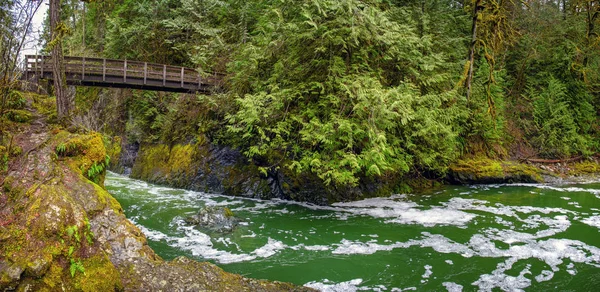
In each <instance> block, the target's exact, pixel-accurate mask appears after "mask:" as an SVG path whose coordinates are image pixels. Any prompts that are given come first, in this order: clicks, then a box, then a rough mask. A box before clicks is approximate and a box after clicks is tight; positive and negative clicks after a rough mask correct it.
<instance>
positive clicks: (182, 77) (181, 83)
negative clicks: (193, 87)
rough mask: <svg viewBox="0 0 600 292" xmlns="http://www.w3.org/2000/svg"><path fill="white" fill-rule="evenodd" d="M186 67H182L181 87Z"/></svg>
mask: <svg viewBox="0 0 600 292" xmlns="http://www.w3.org/2000/svg"><path fill="white" fill-rule="evenodd" d="M184 70H185V69H184V68H183V67H181V88H183V75H184V73H185V71H184Z"/></svg>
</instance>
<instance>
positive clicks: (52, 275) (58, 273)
mask: <svg viewBox="0 0 600 292" xmlns="http://www.w3.org/2000/svg"><path fill="white" fill-rule="evenodd" d="M63 274H64V269H63V267H62V266H61V265H60V264H58V263H57V262H54V263H53V264H52V265H51V266H50V269H49V270H48V272H47V273H46V274H45V275H44V277H43V278H42V282H43V283H44V284H45V285H44V286H46V287H44V288H45V289H47V291H56V290H61V286H62V283H64V282H65V281H63V279H62V277H63ZM42 289H43V288H42Z"/></svg>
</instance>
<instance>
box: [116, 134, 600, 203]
mask: <svg viewBox="0 0 600 292" xmlns="http://www.w3.org/2000/svg"><path fill="white" fill-rule="evenodd" d="M117 140H119V141H120V139H117ZM109 148H111V147H109ZM117 148H118V149H121V148H123V149H135V150H136V151H134V152H133V153H132V152H131V151H129V152H126V153H125V154H126V157H129V158H128V159H127V160H126V161H125V163H123V162H118V161H115V162H114V164H113V165H112V168H113V169H115V170H116V171H117V172H118V171H119V170H121V171H122V170H124V169H131V173H130V174H131V176H132V177H133V178H136V179H141V180H144V181H148V182H151V183H157V184H162V185H168V186H172V187H179V188H185V189H190V190H195V191H202V192H209V193H217V194H225V195H231V196H243V197H253V198H260V199H271V198H280V199H286V200H295V201H305V202H311V203H315V204H319V205H327V204H330V203H334V202H339V201H352V200H359V199H363V198H367V197H376V196H386V195H389V194H392V193H401V192H414V191H421V190H428V189H431V188H432V187H435V186H439V185H442V184H444V183H446V184H489V183H577V182H583V181H590V180H596V179H598V174H600V164H599V161H598V159H597V158H593V157H592V158H588V159H584V160H580V161H576V162H569V163H551V164H547V163H545V164H544V163H526V162H519V161H511V160H504V161H503V160H493V159H489V158H484V157H472V158H465V159H461V160H458V161H456V162H455V163H453V164H451V165H450V166H449V169H448V173H447V175H446V176H443V177H439V176H437V177H436V176H435V175H432V176H430V177H423V176H417V177H415V176H408V177H385V178H379V179H368V178H363V179H362V180H361V184H360V185H358V186H356V187H342V188H340V187H333V186H326V185H324V184H323V183H322V182H321V180H320V179H319V178H317V177H309V176H306V175H304V176H303V175H298V174H296V173H292V172H290V171H289V170H286V169H272V170H270V171H268V172H267V173H266V174H264V173H263V174H261V172H260V171H259V170H258V167H257V166H256V165H254V164H253V163H251V162H248V161H247V159H245V158H244V156H243V155H242V154H241V153H239V152H238V151H236V150H234V149H230V148H228V147H217V146H214V145H202V144H185V145H184V144H176V145H173V146H166V145H142V146H141V147H137V146H135V145H121V146H118V147H117ZM138 149H139V151H138ZM113 152H114V151H113ZM132 157H133V159H132ZM121 173H122V172H121Z"/></svg>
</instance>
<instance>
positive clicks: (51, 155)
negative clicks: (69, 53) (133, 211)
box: [0, 115, 310, 291]
mask: <svg viewBox="0 0 600 292" xmlns="http://www.w3.org/2000/svg"><path fill="white" fill-rule="evenodd" d="M34 117H35V118H36V119H40V117H39V116H35V115H34ZM32 124H33V123H32ZM34 127H35V128H34ZM22 130H23V131H21V132H20V134H18V135H16V137H15V141H16V142H15V145H18V146H19V147H21V148H22V149H23V154H21V155H18V157H16V158H15V159H13V160H11V161H10V163H9V167H8V169H7V171H5V172H2V173H0V182H2V186H1V187H0V290H2V291H5V290H19V291H159V290H163V291H184V290H185V291H207V290H212V291H215V290H219V291H222V290H228V291H239V290H246V291H294V290H296V291H307V290H310V289H309V288H305V287H296V286H293V285H291V284H286V283H278V282H268V281H263V280H252V279H246V278H243V277H241V276H238V275H233V274H229V273H226V272H224V271H223V270H222V269H220V268H219V267H217V266H215V265H213V264H210V263H198V262H195V261H192V260H189V259H185V258H181V259H177V260H175V261H172V262H166V261H164V260H162V259H161V258H160V257H159V256H158V255H156V254H155V253H154V251H153V250H152V249H151V248H150V247H149V246H148V244H147V241H146V238H145V236H144V234H143V233H142V232H141V231H140V230H139V229H138V228H137V227H136V226H135V225H133V224H132V223H131V222H130V221H129V220H127V218H125V215H124V214H123V210H122V208H121V206H120V204H119V203H118V202H117V201H116V200H115V199H114V198H113V197H112V196H111V195H110V194H109V193H108V192H107V191H106V190H105V189H104V187H103V182H104V174H105V171H106V166H107V165H108V162H107V161H106V156H107V151H106V148H105V146H104V143H103V139H102V136H101V135H100V134H98V133H93V132H92V133H89V134H74V133H69V132H66V131H60V130H55V131H51V130H49V129H48V128H47V127H46V126H44V124H43V123H36V125H35V126H33V125H27V126H24V128H22ZM101 163H105V165H104V166H103V168H102V169H99V168H96V170H95V173H94V175H90V172H89V170H90V168H91V167H93V165H98V164H101ZM182 163H185V161H183V162H182Z"/></svg>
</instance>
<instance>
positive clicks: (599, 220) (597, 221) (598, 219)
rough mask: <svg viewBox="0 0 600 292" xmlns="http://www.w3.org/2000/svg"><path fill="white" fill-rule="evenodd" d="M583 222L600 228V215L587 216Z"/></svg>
mask: <svg viewBox="0 0 600 292" xmlns="http://www.w3.org/2000/svg"><path fill="white" fill-rule="evenodd" d="M581 222H583V223H585V224H587V225H589V226H593V227H597V228H600V216H592V217H589V218H585V219H583V220H581Z"/></svg>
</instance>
